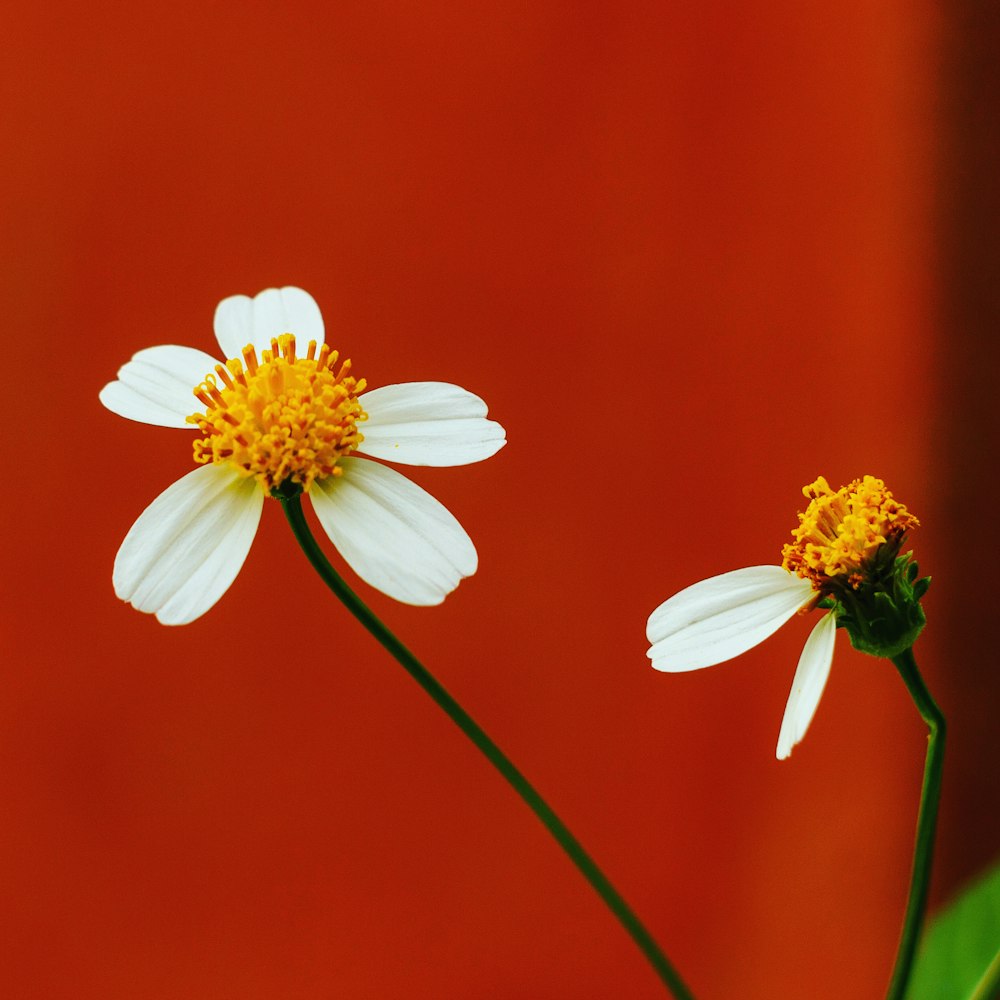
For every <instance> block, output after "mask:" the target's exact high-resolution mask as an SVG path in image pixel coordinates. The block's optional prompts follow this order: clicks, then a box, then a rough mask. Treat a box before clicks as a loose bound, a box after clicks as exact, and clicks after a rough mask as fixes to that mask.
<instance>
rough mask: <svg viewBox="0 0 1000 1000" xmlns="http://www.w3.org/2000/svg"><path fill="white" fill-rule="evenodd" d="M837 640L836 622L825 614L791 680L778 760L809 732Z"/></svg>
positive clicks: (782, 723) (783, 758) (779, 734)
mask: <svg viewBox="0 0 1000 1000" xmlns="http://www.w3.org/2000/svg"><path fill="white" fill-rule="evenodd" d="M836 637H837V619H836V618H835V617H834V616H833V615H832V614H831V613H830V612H827V613H826V614H825V615H823V617H822V618H820V620H819V621H818V622H817V623H816V625H815V627H814V628H813V630H812V631H811V632H810V633H809V638H808V639H806V644H805V646H803V647H802V655H801V656H800V657H799V665H798V667H797V668H796V670H795V677H794V679H793V680H792V690H791V693H790V694H789V696H788V704H787V705H786V706H785V717H784V718H783V719H782V720H781V732H779V733H778V750H777V757H778V760H785V758H786V757H788V755H789V754H790V753H791V752H792V747H794V746H795V745H796V744H797V743H798V742H799V741H800V740H801V739H802V737H803V736H805V734H806V730H807V729H808V728H809V723H810V722H812V717H813V715H815V714H816V707H817V706H818V705H819V699H820V697H821V696H822V694H823V688H824V687H826V679H827V678H828V677H829V676H830V665H831V664H832V663H833V643H834V639H835V638H836Z"/></svg>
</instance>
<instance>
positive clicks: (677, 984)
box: [277, 495, 694, 1000]
mask: <svg viewBox="0 0 1000 1000" xmlns="http://www.w3.org/2000/svg"><path fill="white" fill-rule="evenodd" d="M277 499H279V500H280V501H281V504H282V507H283V508H284V511H285V516H286V517H287V518H288V523H289V524H290V525H291V528H292V532H293V533H294V535H295V538H296V540H297V541H298V543H299V545H300V546H301V547H302V551H303V552H305V554H306V557H307V558H308V559H309V561H310V562H311V563H312V565H313V568H314V569H315V570H316V572H317V573H319V575H320V577H322V579H323V582H324V583H325V584H326V585H327V586H328V587H329V588H330V590H332V591H333V593H334V594H335V595H336V596H337V597H338V598H339V599H340V600H341V601H342V602H343V604H344V606H345V607H346V608H347V610H348V611H350V612H351V614H352V615H354V617H355V618H357V620H358V621H359V622H361V624H362V625H363V626H364V627H365V628H366V629H368V631H369V632H370V633H371V634H372V635H373V636H374V637H375V639H377V640H378V642H380V643H381V644H382V645H383V646H384V647H385V648H386V650H387V651H388V652H389V654H390V655H391V656H392V657H393V658H394V659H395V660H396V661H397V662H398V663H399V664H400V666H402V667H403V669H404V670H405V671H406V672H407V673H408V674H409V675H410V676H411V677H412V678H413V679H414V680H415V681H416V682H417V683H418V684H419V685H420V686H421V687H422V688H423V689H424V690H425V691H426V692H427V693H428V694H429V695H430V696H431V698H432V699H433V700H434V702H435V703H436V704H437V705H438V706H439V707H440V708H441V709H442V710H443V711H444V712H445V714H446V715H447V716H448V717H449V718H450V719H451V720H452V721H453V722H454V723H455V725H457V726H458V728H459V729H461V730H462V732H463V733H465V735H466V736H468V737H469V739H470V740H472V742H473V743H474V744H475V745H476V747H477V748H478V749H479V750H480V751H481V752H482V753H483V754H484V755H485V756H486V758H487V759H488V760H489V761H490V763H491V764H492V765H493V766H494V767H495V768H496V769H497V770H498V771H499V772H500V774H501V775H503V777H504V778H505V779H506V780H507V782H508V784H510V786H511V787H512V788H513V789H514V791H515V792H517V794H518V795H520V796H521V798H522V799H523V800H524V802H525V804H526V805H527V806H528V808H529V809H531V811H532V812H533V813H534V814H535V815H536V816H537V817H538V818H539V819H540V820H541V821H542V823H543V824H544V826H545V828H546V829H547V830H548V831H549V833H551V834H552V836H553V837H554V838H555V839H556V841H557V842H558V844H559V846H560V847H562V849H563V850H564V851H565V852H566V854H567V855H568V856H569V859H570V860H571V861H572V862H573V864H575V865H576V867H577V868H578V869H579V870H580V872H581V874H582V875H583V877H584V878H585V879H586V880H587V881H588V882H589V883H590V884H591V885H592V886H593V887H594V889H595V890H596V891H597V894H598V895H599V896H600V897H601V899H603V900H604V902H605V904H606V905H607V907H608V909H609V910H611V912H612V913H613V914H614V915H615V916H616V917H617V918H618V922H619V923H620V924H621V925H622V927H624V928H625V930H626V932H627V933H628V934H629V936H630V937H631V938H632V940H633V941H635V943H636V944H637V945H638V946H639V950H640V951H641V952H642V953H643V955H645V956H646V959H647V960H648V962H649V964H650V965H651V966H652V967H653V969H654V971H655V972H656V974H657V976H658V977H659V978H660V980H661V981H662V982H663V984H664V985H665V986H666V987H667V988H668V989H669V990H670V991H671V992H672V993H673V994H674V996H675V997H676V998H677V1000H694V994H693V993H691V991H690V990H689V989H688V988H687V986H686V985H685V984H684V982H683V980H682V979H681V977H680V975H679V974H678V973H677V971H676V970H675V969H674V967H673V965H671V963H670V962H669V961H668V959H667V957H666V955H664V954H663V952H662V951H661V950H660V948H659V946H658V945H657V943H656V941H654V940H653V937H652V935H651V934H650V933H649V931H647V930H646V928H645V927H644V926H643V924H642V922H641V921H640V920H639V918H638V917H637V916H636V915H635V913H633V912H632V910H631V908H630V907H629V905H628V904H627V903H626V902H625V900H624V899H622V897H621V896H620V895H619V893H618V891H617V890H616V889H615V887H614V886H613V885H612V884H611V882H609V881H608V878H607V876H606V875H605V874H604V873H603V872H602V871H601V869H600V868H598V867H597V865H596V864H595V862H594V861H593V859H592V858H591V857H590V855H589V854H587V852H586V851H585V850H584V849H583V847H582V846H581V844H580V842H579V841H578V840H577V839H576V837H574V836H573V834H572V833H570V832H569V830H568V828H567V827H566V824H565V823H563V821H562V820H561V819H559V817H558V816H557V815H556V814H555V813H554V812H553V811H552V809H551V807H550V806H549V805H548V803H547V802H546V801H545V800H544V799H543V798H542V797H541V795H539V793H538V792H537V791H536V790H535V789H534V787H533V786H532V785H531V784H530V783H529V781H528V779H527V778H525V777H524V775H523V774H521V772H520V771H519V770H518V769H517V768H516V767H515V766H514V765H513V764H512V763H511V761H510V760H509V759H508V758H507V756H506V755H505V754H504V752H503V751H502V750H501V749H500V748H499V747H498V746H497V745H496V743H494V742H493V740H491V739H490V737H489V736H487V735H486V733H485V732H484V731H483V729H482V728H481V727H480V726H479V725H478V723H476V722H475V721H474V720H473V718H472V717H471V716H470V715H469V713H468V712H466V711H465V709H464V708H462V706H461V705H459V703H458V702H457V701H455V699H454V698H453V697H452V696H451V695H450V694H448V692H447V691H446V690H445V689H444V687H442V685H441V684H440V683H439V682H438V681H437V679H436V678H435V677H434V676H433V675H432V674H431V673H430V671H428V670H427V668H426V667H425V666H424V665H423V664H422V663H421V662H420V661H419V660H418V659H417V658H416V657H415V656H414V655H413V653H411V652H410V651H409V649H407V648H406V646H404V645H403V643H402V642H400V641H399V639H397V638H396V636H395V635H393V633H392V632H390V631H389V629H388V628H386V626H385V625H383V624H382V622H381V621H379V619H378V618H377V617H376V616H375V615H374V614H373V613H372V612H371V610H369V608H368V606H367V605H366V604H365V603H364V602H363V601H362V600H361V598H360V597H358V596H357V594H355V593H354V591H353V590H351V588H350V587H349V586H348V585H347V584H346V583H345V582H344V580H343V579H342V578H341V576H340V574H339V573H337V571H336V570H335V569H334V568H333V567H332V566H331V565H330V563H329V562H328V560H327V558H326V556H325V555H324V554H323V550H322V549H321V548H320V547H319V545H318V544H317V543H316V539H315V538H314V537H313V535H312V532H311V531H310V529H309V525H308V524H307V523H306V519H305V515H304V514H303V512H302V504H301V501H300V498H299V496H293V497H287V496H284V495H278V496H277Z"/></svg>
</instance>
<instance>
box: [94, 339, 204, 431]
mask: <svg viewBox="0 0 1000 1000" xmlns="http://www.w3.org/2000/svg"><path fill="white" fill-rule="evenodd" d="M215 364H216V361H215V358H213V357H212V356H211V355H209V354H206V353H205V352H204V351H199V350H196V349H195V348H193V347H177V346H176V345H174V344H167V345H163V346H161V347H148V348H146V350H144V351H140V352H139V353H138V354H135V355H133V356H132V360H131V361H129V362H127V363H126V364H124V365H123V366H122V367H121V368H120V369H119V370H118V381H117V382H109V383H108V384H107V385H106V386H105V387H104V388H103V389H102V390H101V392H100V400H101V402H102V403H103V404H104V405H105V406H106V407H107V408H108V409H109V410H110V411H111V412H112V413H117V414H118V415H119V416H122V417H128V419H129V420H138V421H139V422H140V423H143V424H157V425H158V426H160V427H187V428H193V425H192V424H189V423H187V422H186V421H185V419H184V418H185V417H186V416H187V415H188V414H189V413H195V412H196V411H198V410H203V409H204V407H203V406H202V405H201V403H199V402H198V400H197V399H195V397H194V388H195V386H197V385H198V384H199V383H200V382H202V381H204V379H205V376H206V375H208V374H209V373H210V372H211V371H212V370H213V369H214V368H215Z"/></svg>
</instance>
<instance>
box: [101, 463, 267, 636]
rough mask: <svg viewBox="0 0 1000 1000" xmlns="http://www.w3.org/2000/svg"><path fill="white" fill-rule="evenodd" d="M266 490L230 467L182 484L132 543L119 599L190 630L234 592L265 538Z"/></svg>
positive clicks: (125, 551)
mask: <svg viewBox="0 0 1000 1000" xmlns="http://www.w3.org/2000/svg"><path fill="white" fill-rule="evenodd" d="M263 504H264V491H263V490H262V489H261V488H260V486H259V485H258V484H257V482H256V481H255V480H253V479H248V478H245V477H243V476H241V475H240V474H239V473H238V472H236V471H235V470H234V469H231V468H230V467H228V466H223V465H205V466H202V467H201V468H199V469H195V470H194V472H189V473H188V474H187V475H186V476H184V477H183V478H181V479H178V480H177V482H176V483H174V484H173V485H172V486H169V487H168V488H167V489H166V490H164V491H163V492H162V493H161V494H160V495H159V496H158V497H157V498H156V499H155V500H154V501H153V502H152V503H151V504H150V505H149V506H148V507H147V508H146V509H145V510H144V511H143V512H142V513H141V514H140V515H139V519H138V520H137V521H136V522H135V524H133V525H132V527H131V529H130V530H129V533H128V534H127V535H126V536H125V541H123V542H122V545H121V548H120V549H119V550H118V555H117V556H116V557H115V568H114V573H113V575H112V580H113V582H114V586H115V593H116V594H117V595H118V596H119V597H120V598H121V599H122V600H123V601H128V602H129V604H131V605H132V606H133V607H134V608H136V609H137V610H139V611H145V612H148V613H151V614H155V615H156V617H157V618H158V619H159V620H160V621H161V622H162V623H163V624H164V625H185V624H187V623H188V622H190V621H194V619H195V618H197V617H198V616H199V615H203V614H204V613H205V612H206V611H208V609H209V608H210V607H211V606H212V605H213V604H215V602H216V601H217V600H218V599H219V598H220V597H221V596H222V595H223V594H224V593H225V592H226V591H227V590H228V589H229V586H230V584H231V583H232V582H233V580H235V579H236V574H237V573H239V571H240V567H241V566H242V565H243V562H244V560H245V559H246V557H247V553H248V552H249V551H250V544H251V543H252V542H253V538H254V535H255V534H256V533H257V525H258V523H259V521H260V512H261V507H262V506H263Z"/></svg>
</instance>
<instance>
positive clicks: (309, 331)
mask: <svg viewBox="0 0 1000 1000" xmlns="http://www.w3.org/2000/svg"><path fill="white" fill-rule="evenodd" d="M215 335H216V338H217V339H218V342H219V346H220V348H221V351H222V356H223V359H224V363H221V364H220V363H219V362H217V361H216V359H215V358H213V357H211V356H210V355H208V354H205V353H204V352H202V351H199V350H196V349H194V348H191V347H177V346H161V347H151V348H148V349H147V350H144V351H140V352H139V353H138V354H136V355H135V356H134V357H133V358H132V360H131V361H129V362H128V363H127V364H126V365H124V366H123V367H122V368H121V370H120V371H119V372H118V380H117V381H115V382H111V383H110V384H109V385H106V386H105V387H104V389H103V390H102V391H101V394H100V398H101V402H102V403H103V404H104V405H105V406H106V407H107V408H108V409H109V410H111V411H113V412H114V413H118V414H120V415H121V416H123V417H128V418H129V419H131V420H137V421H140V422H142V423H148V424H157V425H160V426H165V427H184V428H189V429H192V428H197V429H198V430H200V432H201V436H199V438H198V440H197V441H196V443H195V449H194V452H195V460H196V461H197V462H199V463H202V464H201V465H200V467H199V468H197V469H195V470H194V471H193V472H190V473H188V474H187V475H186V476H184V477H182V478H181V479H179V480H178V481H177V482H175V483H174V484H173V485H172V486H170V487H168V488H167V489H166V490H165V491H164V492H163V493H161V494H160V496H158V497H157V498H156V499H155V500H154V501H153V502H152V503H151V504H150V505H149V507H147V508H146V510H145V511H143V513H142V514H141V515H140V516H139V519H138V520H137V521H136V522H135V524H134V525H133V526H132V528H131V530H130V531H129V532H128V534H127V535H126V537H125V540H124V541H123V542H122V545H121V548H120V549H119V551H118V555H117V557H116V559H115V566H114V573H113V582H114V587H115V592H116V593H117V595H118V596H119V597H120V598H121V599H122V600H124V601H127V602H129V603H130V604H132V605H133V606H134V607H135V608H137V609H138V610H140V611H144V612H149V613H153V614H155V615H156V617H157V618H158V619H159V620H160V621H161V622H163V623H164V624H166V625H181V624H185V623H187V622H190V621H193V620H194V619H195V618H197V617H199V616H200V615H202V614H204V613H205V612H206V611H207V610H208V609H209V608H210V607H212V605H213V604H215V602H216V601H217V600H218V599H219V598H220V597H221V596H222V595H223V594H224V593H225V592H226V590H227V589H228V588H229V586H230V584H231V583H232V582H233V580H234V579H235V578H236V575H237V573H238V572H239V570H240V567H241V566H242V565H243V562H244V560H245V559H246V556H247V553H248V552H249V550H250V545H251V543H252V542H253V538H254V535H255V534H256V531H257V525H258V523H259V521H260V514H261V509H262V507H263V504H264V498H265V496H266V495H267V494H268V492H269V491H270V489H272V488H275V487H278V486H280V485H281V484H282V483H284V482H288V481H289V480H291V481H292V482H294V483H297V484H299V485H300V486H301V487H302V488H303V489H304V490H305V491H306V493H307V495H308V496H309V497H310V499H311V500H312V504H313V509H314V510H315V511H316V516H317V517H318V519H319V522H320V524H321V525H322V527H323V529H324V530H325V531H326V533H327V534H328V535H329V537H330V539H331V541H332V542H333V544H334V545H335V546H336V547H337V548H338V549H339V551H340V553H341V555H342V556H343V557H344V559H345V560H346V561H347V563H348V564H349V565H350V566H351V567H352V568H353V569H354V571H355V572H356V573H357V574H358V576H360V577H361V578H362V579H363V580H365V581H366V582H367V583H369V584H371V585H372V586H373V587H375V588H376V589H378V590H380V591H382V592H383V593H385V594H388V595H389V596H390V597H393V598H395V599H396V600H398V601H402V602H404V603H407V604H416V605H431V604H439V603H440V602H441V601H442V600H444V598H445V596H446V595H447V594H449V593H450V592H451V591H452V590H454V589H455V587H456V586H457V585H458V583H459V581H460V580H462V579H463V578H464V577H467V576H471V575H472V574H473V573H474V572H475V571H476V566H477V556H476V550H475V547H474V546H473V544H472V541H471V539H470V538H469V536H468V535H467V534H466V533H465V531H464V530H463V529H462V526H461V525H460V524H459V523H458V521H457V520H456V519H455V518H454V517H453V516H452V514H451V513H450V512H449V511H448V510H447V509H445V507H444V506H442V504H440V503H439V502H438V501H437V500H435V499H434V498H433V497H432V496H430V495H429V494H428V493H426V492H425V491H424V490H422V489H421V488H420V487H419V486H417V485H416V484H415V483H412V482H410V480H408V479H407V478H405V477H404V476H402V475H400V474H399V473H398V472H396V471H394V470H393V469H390V468H388V467H387V466H384V465H381V464H380V463H379V462H376V461H369V460H368V459H386V460H390V461H394V462H399V463H402V464H404V465H426V466H451V465H466V464H469V463H471V462H479V461H482V460H483V459H485V458H489V457H490V456H491V455H494V454H496V452H498V451H499V450H500V449H501V448H502V447H503V446H504V444H506V440H505V436H504V430H503V428H502V427H501V426H500V425H499V424H498V423H496V422H494V421H492V420H487V419H486V413H487V408H486V404H485V403H484V402H483V401H482V400H481V399H479V397H477V396H474V395H473V394H472V393H470V392H466V391H465V390H464V389H461V388H459V387H458V386H455V385H449V384H447V383H444V382H410V383H405V384H402V385H387V386H383V387H381V388H379V389H374V390H371V391H367V392H366V391H365V382H364V380H358V379H355V378H354V377H353V376H351V375H350V374H349V372H350V362H349V361H344V362H341V363H340V364H339V366H338V355H337V352H336V351H330V349H329V348H328V347H327V346H326V345H325V344H324V328H323V319H322V316H321V315H320V311H319V308H318V307H317V305H316V303H315V301H314V300H313V299H312V297H311V296H310V295H308V294H307V293H306V292H304V291H302V290H301V289H299V288H290V287H289V288H281V289H277V288H269V289H266V290H265V291H263V292H261V293H260V294H259V295H257V296H255V297H254V298H253V299H251V298H249V297H248V296H246V295H235V296H232V297H231V298H227V299H224V300H223V301H222V302H220V303H219V306H218V308H217V309H216V312H215ZM195 411H198V412H195ZM355 452H356V453H357V455H359V456H360V455H365V456H367V458H359V457H356V456H355V454H354V453H355Z"/></svg>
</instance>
